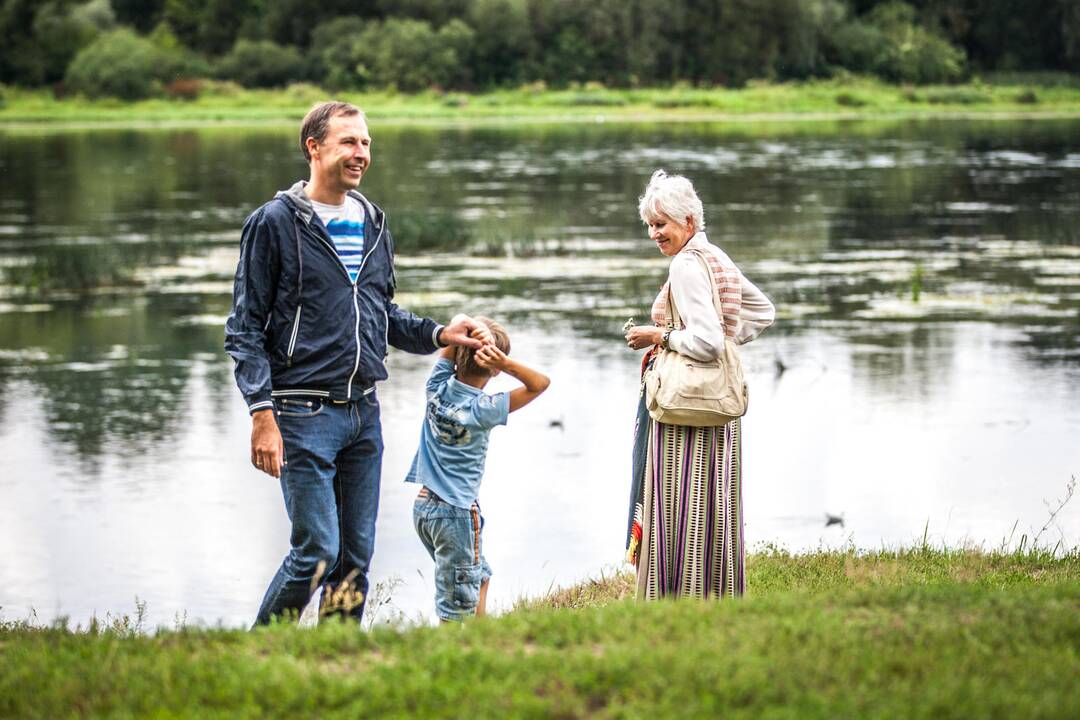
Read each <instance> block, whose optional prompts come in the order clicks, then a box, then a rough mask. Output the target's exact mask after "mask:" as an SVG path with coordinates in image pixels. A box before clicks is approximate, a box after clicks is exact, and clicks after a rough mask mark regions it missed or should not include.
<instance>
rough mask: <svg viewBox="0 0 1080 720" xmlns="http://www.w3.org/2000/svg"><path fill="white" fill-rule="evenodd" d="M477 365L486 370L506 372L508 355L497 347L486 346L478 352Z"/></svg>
mask: <svg viewBox="0 0 1080 720" xmlns="http://www.w3.org/2000/svg"><path fill="white" fill-rule="evenodd" d="M475 357H476V364H477V365H479V366H480V367H482V368H484V369H485V370H504V369H505V367H506V363H507V361H508V360H509V359H510V358H508V357H506V353H504V352H503V351H502V350H500V349H499V348H498V347H497V346H496V345H493V344H492V345H485V346H484V347H482V348H480V349H479V350H477V351H476V355H475Z"/></svg>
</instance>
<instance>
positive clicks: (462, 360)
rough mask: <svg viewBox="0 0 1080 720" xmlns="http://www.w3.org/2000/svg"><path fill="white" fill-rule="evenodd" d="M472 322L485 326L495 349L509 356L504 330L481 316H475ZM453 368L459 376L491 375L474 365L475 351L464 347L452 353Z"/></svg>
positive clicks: (508, 342) (508, 340) (508, 338)
mask: <svg viewBox="0 0 1080 720" xmlns="http://www.w3.org/2000/svg"><path fill="white" fill-rule="evenodd" d="M473 320H475V321H476V322H478V323H482V324H484V325H487V329H488V330H489V331H491V337H492V339H493V340H494V341H495V347H497V348H499V349H500V350H502V351H503V353H504V354H506V355H509V354H510V335H509V334H508V333H507V332H506V328H504V327H503V326H502V325H500V324H499V323H497V322H495V321H494V320H492V319H491V318H489V317H484V316H483V315H477V316H476V317H474V318H473ZM454 367H455V369H456V370H457V373H458V375H459V376H461V375H470V376H476V375H491V371H490V370H488V369H487V368H482V367H480V366H479V365H478V364H477V363H476V350H475V349H474V348H470V347H465V346H464V345H459V346H458V347H457V348H456V349H455V351H454Z"/></svg>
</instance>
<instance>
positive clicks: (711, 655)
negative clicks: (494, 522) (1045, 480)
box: [0, 549, 1080, 718]
mask: <svg viewBox="0 0 1080 720" xmlns="http://www.w3.org/2000/svg"><path fill="white" fill-rule="evenodd" d="M748 575H749V579H748V582H749V586H750V593H749V594H748V596H747V597H746V598H744V599H742V600H741V601H738V602H725V603H719V604H715V603H709V604H702V603H695V602H681V603H658V604H648V605H643V604H636V603H634V602H633V601H631V600H629V599H627V598H626V597H625V595H626V593H627V591H628V589H629V585H630V583H629V579H628V578H627V577H626V576H624V575H614V576H611V577H608V578H605V579H603V580H599V581H596V582H593V583H585V584H583V585H582V586H579V587H578V588H574V589H571V590H568V591H564V592H562V593H556V594H555V595H552V596H551V597H549V598H545V599H542V600H537V601H532V602H525V603H522V604H521V606H520V607H518V608H516V609H515V610H514V611H513V612H510V613H507V614H506V615H504V616H502V617H498V618H489V619H484V620H479V621H476V622H472V623H469V624H468V625H466V626H465V627H459V626H446V627H438V628H413V629H405V630H395V629H391V628H382V629H377V630H375V631H374V632H371V633H361V632H358V631H357V630H356V629H355V628H353V627H349V626H341V625H337V624H330V625H323V626H320V627H319V628H318V629H317V630H311V631H305V630H299V631H298V630H295V629H293V628H291V627H275V628H271V629H268V630H266V631H260V632H256V633H248V632H242V631H224V630H202V629H184V630H180V631H170V632H161V633H158V634H156V635H154V636H146V635H140V634H137V633H133V632H130V630H128V629H124V628H123V627H121V628H120V629H118V630H105V631H103V630H100V629H98V630H97V631H96V632H94V633H89V634H87V633H75V632H72V631H70V630H67V629H65V628H52V629H33V628H27V627H21V626H19V625H18V624H10V623H9V624H8V625H7V626H6V627H5V628H4V629H3V630H2V631H0V657H2V658H3V662H2V663H0V717H62V716H69V715H94V716H124V717H129V716H136V717H138V716H150V715H152V716H155V717H174V716H190V717H269V716H276V717H281V716H285V715H288V714H294V713H298V714H299V716H303V717H311V716H316V715H318V716H341V717H354V716H358V715H360V714H363V715H365V716H373V717H394V716H417V717H438V716H443V717H464V716H473V717H516V716H534V717H585V716H597V717H674V716H678V717H688V716H699V717H700V716H713V715H717V714H719V713H720V712H721V711H723V714H724V716H725V717H762V716H768V717H791V718H813V717H823V718H824V717H908V718H920V717H934V718H950V717H956V718H970V717H1025V718H1057V717H1060V718H1070V717H1077V716H1080V687H1078V686H1077V684H1076V682H1075V678H1076V677H1078V676H1080V611H1078V610H1080V555H1078V554H1076V553H1075V552H1074V553H1071V554H1069V555H1066V556H1065V557H1059V558H1054V557H1052V556H1049V555H1048V554H1039V553H1034V554H1023V555H1019V554H1007V555H1006V554H984V553H980V552H970V551H956V552H953V551H945V552H943V551H937V550H926V549H924V550H917V551H909V552H901V553H888V552H886V553H873V554H855V553H842V552H831V553H818V554H811V555H802V556H790V555H787V554H785V553H780V552H768V553H764V554H758V555H754V556H752V558H751V559H750V562H749V564H748ZM620 598H621V599H620Z"/></svg>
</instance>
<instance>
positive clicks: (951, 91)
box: [926, 88, 991, 105]
mask: <svg viewBox="0 0 1080 720" xmlns="http://www.w3.org/2000/svg"><path fill="white" fill-rule="evenodd" d="M990 100H991V98H990V96H989V95H987V94H985V93H981V92H979V91H978V90H970V89H967V88H942V89H940V90H933V91H931V92H928V93H926V101H927V102H928V103H930V104H932V105H979V104H981V103H988V102H990Z"/></svg>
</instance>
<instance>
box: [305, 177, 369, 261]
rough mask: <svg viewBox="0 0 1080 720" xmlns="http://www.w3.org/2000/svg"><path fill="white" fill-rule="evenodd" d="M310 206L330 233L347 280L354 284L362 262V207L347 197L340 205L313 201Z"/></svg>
mask: <svg viewBox="0 0 1080 720" xmlns="http://www.w3.org/2000/svg"><path fill="white" fill-rule="evenodd" d="M311 204H312V205H313V206H314V208H315V212H316V213H318V215H319V219H320V220H322V221H323V225H325V226H326V230H327V232H329V233H330V238H331V239H332V240H333V241H334V248H335V249H336V250H337V254H338V257H339V258H340V259H341V264H342V265H344V266H345V269H346V270H347V271H348V273H349V280H350V281H352V282H356V276H357V275H359V274H360V265H361V263H362V262H363V261H364V206H363V205H361V204H360V201H359V200H357V199H356V198H354V197H349V196H348V195H346V196H345V202H344V203H343V204H341V205H327V204H325V203H321V202H315V201H314V200H312V201H311Z"/></svg>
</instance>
